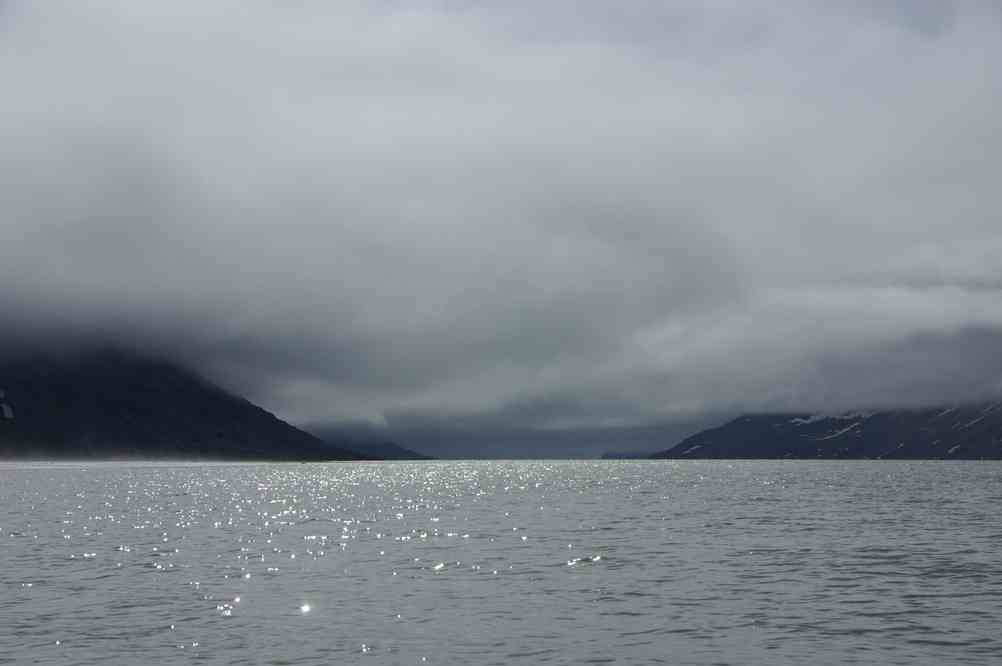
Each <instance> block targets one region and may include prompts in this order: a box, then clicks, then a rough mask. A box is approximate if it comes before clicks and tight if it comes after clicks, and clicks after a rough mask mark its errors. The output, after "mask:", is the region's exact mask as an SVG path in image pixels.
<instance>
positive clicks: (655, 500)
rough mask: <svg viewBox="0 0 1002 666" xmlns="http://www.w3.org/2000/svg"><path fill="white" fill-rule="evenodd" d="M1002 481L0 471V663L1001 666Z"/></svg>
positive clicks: (661, 473)
mask: <svg viewBox="0 0 1002 666" xmlns="http://www.w3.org/2000/svg"><path fill="white" fill-rule="evenodd" d="M1000 482H1002V464H996V463H928V462H901V463H897V462H894V463H890V462H888V463H873V462H868V463H855V462H831V461H828V462H817V463H815V462H657V461H651V462H611V461H610V462H605V461H603V462H595V461H589V462H546V461H539V462H498V461H494V462H431V463H339V464H307V465H302V464H300V465H273V464H269V465H250V464H243V465H167V464H145V465H144V464H118V463H103V464H45V463H38V464H25V463H17V464H2V465H0V663H27V662H29V661H32V662H34V663H41V664H63V663H115V664H117V663H121V664H124V663H134V662H135V661H136V660H138V659H142V660H143V661H147V662H149V663H158V664H171V663H178V664H180V663H189V662H191V661H199V662H205V663H221V664H227V663H232V664H280V663H292V664H327V663H356V662H359V663H372V664H424V663H430V664H468V663H479V664H510V663H524V664H536V663H551V664H581V663H613V662H616V663H671V664H719V663H740V664H795V663H797V664H803V663H812V664H819V663H820V664H835V663H839V664H842V663H861V664H863V663H865V664H874V663H877V664H898V663H900V664H906V663H907V664H916V663H921V664H940V663H952V664H958V663H967V664H989V663H998V662H999V660H1000V659H1002V639H1000V637H999V635H998V631H997V629H998V625H997V621H998V617H1000V616H1002V553H1000V551H999V549H998V547H997V545H998V543H999V539H1000V538H1002V517H1000V515H999V513H998V511H995V510H994V509H993V507H995V506H997V505H998V502H999V500H1000V499H1002V490H1000V487H1002V486H1000Z"/></svg>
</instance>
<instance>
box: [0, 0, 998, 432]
mask: <svg viewBox="0 0 1002 666" xmlns="http://www.w3.org/2000/svg"><path fill="white" fill-rule="evenodd" d="M0 35H2V40H0V81H2V82H3V91H4V92H3V95H4V103H3V104H2V105H0V143H2V146H3V150H2V151H0V216H2V218H0V307H2V308H3V312H4V313H5V317H4V320H5V321H6V324H5V327H6V330H5V331H4V336H5V338H6V339H8V340H10V339H11V338H20V339H21V340H22V341H24V340H32V341H37V340H43V341H45V340H55V341H58V343H59V344H66V340H67V339H68V338H71V339H75V340H92V339H93V340H108V339H111V340H113V341H116V342H119V343H122V344H128V345H132V346H137V347H140V348H146V349H152V350H155V351H159V352H162V353H167V354H170V355H173V356H175V357H178V358H180V359H182V360H184V361H186V362H189V363H192V364H195V365H196V366H197V367H199V368H200V369H202V370H203V371H205V372H207V373H209V374H210V375H212V376H214V377H216V378H217V379H219V380H221V381H223V382H225V383H227V384H229V385H232V386H235V387H239V388H240V389H241V390H244V391H247V392H249V394H250V396H251V397H252V398H255V399H257V400H260V401H261V402H263V403H264V404H265V405H267V406H269V407H271V408H273V409H276V410H277V411H279V412H280V413H281V414H283V415H285V416H287V417H289V418H292V419H294V420H298V421H311V422H318V421H322V420H325V419H330V420H336V419H369V420H376V421H380V420H389V421H391V422H396V423H419V422H422V421H421V420H422V419H425V420H431V421H434V422H436V423H441V422H442V421H443V420H446V421H448V420H452V421H455V422H462V423H477V424H481V425H483V427H488V426H490V427H495V426H498V425H499V424H509V425H512V426H517V427H523V426H524V427H551V428H552V427H565V426H577V425H580V426H612V425H615V426H621V425H624V424H631V423H652V422H664V421H665V420H671V419H679V418H689V417H690V416H691V415H698V414H704V413H708V412H714V413H720V412H731V411H736V410H746V409H776V408H782V409H835V408H839V409H841V408H845V407H852V406H857V404H862V403H871V404H873V403H887V402H893V403H895V404H920V403H923V404H924V403H926V402H930V401H941V400H946V401H949V400H955V399H967V398H973V397H978V396H981V395H985V394H988V393H993V392H998V391H999V389H1000V388H1002V387H1000V371H999V369H997V368H996V367H995V365H994V364H993V363H992V362H990V359H992V358H998V357H1000V354H999V353H998V352H1000V351H1002V343H1000V342H999V340H1002V335H1000V330H1002V298H1000V294H999V285H1000V284H1002V259H1000V257H1002V232H1000V227H999V211H1000V210H1002V206H1000V204H1002V191H1000V189H999V188H998V186H997V182H996V181H997V173H998V172H999V171H1000V170H1002V169H1000V167H1002V164H1000V163H999V161H1000V158H999V155H1002V126H1000V125H1002V121H1000V120H999V116H998V114H997V113H995V109H996V108H998V105H999V103H1000V101H1002V86H1000V84H999V80H1000V79H999V77H997V76H996V75H995V71H994V70H995V69H996V68H997V65H996V63H997V62H999V61H1000V59H1002V20H1000V13H999V11H998V10H997V9H996V8H995V7H994V6H993V4H992V3H976V2H971V3H967V2H965V3H961V2H956V3H949V2H932V1H929V2H900V3H846V4H842V5H841V6H837V7H836V6H835V3H820V2H818V3H794V4H793V5H792V6H789V7H780V6H779V5H775V6H769V7H764V6H762V5H757V6H754V7H753V6H752V5H751V4H750V3H731V2H711V3H705V2H692V3H688V2H678V3H656V2H637V3H628V4H627V5H625V6H617V5H614V4H610V3H605V2H601V3H600V2H573V3H572V2H552V3H542V4H540V3H524V4H517V3H488V2H381V3H338V4H337V5H336V6H334V5H331V4H329V3H320V2H301V3H294V5H293V6H286V5H284V4H280V3H265V2H260V3H235V2H218V3H206V2H197V3H196V2H185V1H182V2H175V3H166V4H165V3H145V2H138V3H137V2H110V1H109V2H97V1H95V2H73V3H31V2H7V3H5V4H4V5H3V6H2V10H0Z"/></svg>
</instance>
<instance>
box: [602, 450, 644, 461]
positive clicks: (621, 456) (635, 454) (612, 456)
mask: <svg viewBox="0 0 1002 666" xmlns="http://www.w3.org/2000/svg"><path fill="white" fill-rule="evenodd" d="M652 455H653V454H652V453H651V452H650V451H606V452H605V453H603V454H602V456H601V458H602V460H646V459H648V458H650V457H651V456H652Z"/></svg>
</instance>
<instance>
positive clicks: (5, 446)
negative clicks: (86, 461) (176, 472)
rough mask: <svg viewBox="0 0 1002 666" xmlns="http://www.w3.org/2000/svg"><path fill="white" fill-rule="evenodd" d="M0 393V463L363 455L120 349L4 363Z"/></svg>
mask: <svg viewBox="0 0 1002 666" xmlns="http://www.w3.org/2000/svg"><path fill="white" fill-rule="evenodd" d="M0 394H2V395H0V458H49V457H52V458H116V457H140V458H154V459H163V458H175V459H177V458H182V459H220V460H295V461H306V460H356V459H360V458H368V456H365V455H359V454H357V453H354V452H352V451H349V450H347V449H346V448H344V447H342V446H339V445H338V444H337V443H336V442H335V443H327V442H323V441H321V440H319V439H318V438H316V437H314V436H313V435H310V434H308V433H305V432H303V431H302V430H299V429H297V428H295V427H293V426H291V425H289V424H288V423H286V422H284V421H282V420H280V419H278V418H276V417H275V416H274V415H272V414H270V413H268V412H267V411H265V410H264V409H261V408H260V407H258V406H256V405H253V404H251V403H250V402H248V401H247V400H245V399H243V398H240V397H238V396H235V395H233V394H231V393H228V392H227V391H225V390H223V389H222V388H220V387H218V386H216V385H214V384H212V383H210V382H208V381H206V380H205V379H203V378H201V377H199V376H198V375H196V374H194V373H192V372H190V371H188V370H186V369H184V368H182V367H180V366H178V365H175V364H173V363H170V362H168V361H164V360H158V359H153V358H147V357H143V356H139V355H136V354H133V353H130V352H124V351H121V350H112V349H102V350H96V351H95V350H90V351H77V352H72V353H64V354H52V353H47V354H41V353H34V354H30V355H21V356H18V357H14V358H11V357H9V356H8V357H7V358H6V359H4V360H0Z"/></svg>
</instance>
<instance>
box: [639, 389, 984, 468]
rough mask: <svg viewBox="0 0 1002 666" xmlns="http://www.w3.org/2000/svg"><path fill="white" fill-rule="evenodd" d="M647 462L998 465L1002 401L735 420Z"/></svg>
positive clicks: (757, 416) (661, 453) (707, 431)
mask: <svg viewBox="0 0 1002 666" xmlns="http://www.w3.org/2000/svg"><path fill="white" fill-rule="evenodd" d="M651 457H652V458H670V459H697V458H710V459H731V458H762V459H783V458H790V459H818V458H832V459H863V460H919V459H934V460H981V459H991V460H1000V459H1002V402H983V403H979V404H973V405H953V406H941V407H935V408H922V409H899V410H882V411H856V412H845V413H842V414H834V415H826V414H804V413H800V414H759V415H745V416H740V417H738V418H736V419H734V420H732V421H729V422H727V423H725V424H723V425H721V426H718V427H715V428H709V429H707V430H703V431H701V432H699V433H696V434H695V435H692V436H690V437H687V438H686V439H684V440H682V441H681V442H679V443H678V444H676V445H675V446H673V447H671V448H669V449H667V450H664V451H660V452H658V453H655V454H653V455H652V456H651Z"/></svg>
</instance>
